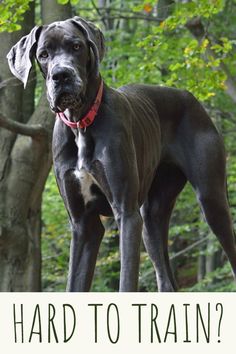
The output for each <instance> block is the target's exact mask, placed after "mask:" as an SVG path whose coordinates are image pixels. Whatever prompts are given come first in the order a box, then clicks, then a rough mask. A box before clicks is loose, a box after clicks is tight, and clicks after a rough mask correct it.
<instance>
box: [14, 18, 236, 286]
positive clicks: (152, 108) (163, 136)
mask: <svg viewBox="0 0 236 354" xmlns="http://www.w3.org/2000/svg"><path fill="white" fill-rule="evenodd" d="M103 55H104V38H103V35H102V33H101V32H100V30H99V29H98V28H97V27H95V26H94V25H93V24H92V23H90V22H87V21H85V20H83V19H81V18H79V17H75V18H72V19H69V20H66V21H62V22H54V23H52V24H50V25H48V26H40V27H35V28H34V29H33V30H32V31H31V33H30V34H29V35H28V36H25V37H23V38H22V39H21V40H20V41H19V42H18V43H17V44H16V45H15V46H14V47H13V48H12V49H11V51H10V53H9V54H8V59H9V65H10V68H11V71H12V72H13V74H14V75H15V76H16V77H18V78H19V79H20V80H22V81H23V83H24V85H25V84H26V82H27V78H28V74H29V71H30V68H31V61H32V59H33V58H34V57H35V56H36V59H37V61H38V64H39V67H40V69H41V71H42V73H43V76H44V77H45V79H46V84H47V94H48V100H49V103H50V106H51V109H52V110H54V111H55V112H57V113H58V119H57V120H56V124H55V129H54V137H53V156H54V168H55V173H56V178H57V182H58V185H59V189H60V193H61V195H62V197H63V200H64V203H65V206H66V208H67V210H68V213H69V216H70V221H71V226H72V229H73V238H72V242H71V253H70V267H69V268H70V269H69V278H68V290H70V291H88V290H89V289H90V285H91V282H92V278H93V273H94V268H95V263H96V258H97V254H98V249H99V245H100V242H101V240H102V237H103V234H104V228H103V225H102V223H101V221H100V215H106V216H109V215H112V214H113V215H114V217H115V219H116V221H117V224H118V226H119V230H120V254H121V274H120V291H136V290H137V286H138V273H139V257H140V241H141V234H142V230H143V237H144V243H145V246H146V249H147V252H148V253H149V256H150V258H151V260H152V262H153V264H154V267H155V270H156V275H157V283H158V288H159V290H160V291H173V290H175V289H176V286H175V281H174V277H173V274H172V271H171V268H170V264H169V257H168V242H167V237H168V226H169V220H170V216H171V212H172V209H173V207H174V204H175V200H176V197H177V195H178V194H179V193H180V192H181V190H182V189H183V188H184V186H185V184H186V181H187V180H188V181H190V183H191V184H192V186H193V187H194V189H195V191H196V195H197V198H198V200H199V203H200V205H201V208H202V210H203V212H204V214H205V217H206V221H207V222H208V224H209V226H210V227H211V229H212V231H213V232H214V233H215V234H216V236H217V237H218V239H219V241H220V243H221V245H222V247H223V249H224V250H225V252H226V254H227V256H228V258H229V261H230V263H231V266H232V268H233V272H234V275H236V247H235V239H234V232H233V227H232V221H231V216H230V212H229V206H228V202H227V196H226V174H225V152H224V147H223V143H222V139H221V137H220V136H219V134H218V132H217V130H216V129H215V127H214V125H213V123H212V121H211V119H210V118H209V117H208V115H207V113H206V112H205V110H204V109H203V107H202V106H201V105H200V103H199V102H198V101H197V100H196V99H195V98H194V97H193V96H192V95H191V94H190V93H189V92H187V91H181V90H177V89H172V88H165V87H158V86H151V85H127V86H123V87H121V88H120V89H118V90H114V89H112V88H109V87H107V86H106V85H104V87H103V83H102V79H101V76H100V74H99V61H101V60H102V58H103ZM94 118H95V119H94Z"/></svg>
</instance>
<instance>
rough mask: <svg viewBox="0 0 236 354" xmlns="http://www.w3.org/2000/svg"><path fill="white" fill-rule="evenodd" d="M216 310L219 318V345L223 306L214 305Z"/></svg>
mask: <svg viewBox="0 0 236 354" xmlns="http://www.w3.org/2000/svg"><path fill="white" fill-rule="evenodd" d="M218 308H220V311H221V312H220V318H219V324H218V338H219V339H218V343H220V342H221V341H220V326H221V321H222V317H223V305H222V304H220V303H218V304H216V311H218Z"/></svg>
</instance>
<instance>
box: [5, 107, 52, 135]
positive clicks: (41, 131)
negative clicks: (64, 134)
mask: <svg viewBox="0 0 236 354" xmlns="http://www.w3.org/2000/svg"><path fill="white" fill-rule="evenodd" d="M0 127H3V128H5V129H7V130H10V131H11V132H13V133H16V134H21V135H25V136H30V137H31V138H35V139H37V138H42V137H44V138H45V137H47V135H48V133H47V130H46V129H45V128H44V127H43V126H42V125H40V124H34V125H27V124H23V123H19V122H15V121H14V120H11V119H7V118H5V117H4V116H3V115H2V114H1V113H0Z"/></svg>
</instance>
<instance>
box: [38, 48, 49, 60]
mask: <svg viewBox="0 0 236 354" xmlns="http://www.w3.org/2000/svg"><path fill="white" fill-rule="evenodd" d="M39 58H41V59H47V58H48V52H47V51H46V50H44V51H43V52H41V53H40V54H39Z"/></svg>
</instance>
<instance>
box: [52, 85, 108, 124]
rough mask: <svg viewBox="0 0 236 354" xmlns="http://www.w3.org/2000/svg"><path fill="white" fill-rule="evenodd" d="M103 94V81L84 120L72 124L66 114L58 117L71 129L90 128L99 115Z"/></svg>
mask: <svg viewBox="0 0 236 354" xmlns="http://www.w3.org/2000/svg"><path fill="white" fill-rule="evenodd" d="M102 94H103V81H102V80H101V84H100V86H99V89H98V93H97V96H96V98H95V101H94V104H93V105H92V107H91V108H90V110H89V112H88V113H87V114H86V115H85V116H84V117H83V118H82V119H80V120H79V121H78V122H71V121H69V120H68V119H67V117H66V116H65V114H64V112H59V113H57V117H58V118H60V119H61V120H62V121H63V122H64V123H65V124H66V125H67V126H68V127H70V128H74V129H78V128H81V129H84V128H87V127H88V126H90V125H91V124H92V123H93V121H94V119H95V117H96V114H97V112H98V109H99V107H100V104H101V100H102Z"/></svg>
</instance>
